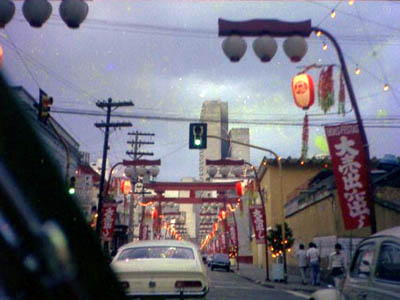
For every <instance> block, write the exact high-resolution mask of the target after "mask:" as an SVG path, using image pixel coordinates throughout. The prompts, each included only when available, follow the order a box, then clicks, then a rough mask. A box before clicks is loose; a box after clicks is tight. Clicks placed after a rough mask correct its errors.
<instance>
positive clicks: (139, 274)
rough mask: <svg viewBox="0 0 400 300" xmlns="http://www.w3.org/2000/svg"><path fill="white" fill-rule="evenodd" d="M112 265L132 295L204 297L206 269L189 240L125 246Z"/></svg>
mask: <svg viewBox="0 0 400 300" xmlns="http://www.w3.org/2000/svg"><path fill="white" fill-rule="evenodd" d="M111 267H112V268H113V270H114V271H115V273H116V274H117V277H118V279H119V281H120V283H121V285H122V286H123V287H124V288H125V290H126V295H127V296H129V297H131V298H134V299H135V298H140V297H155V296H157V297H160V298H162V299H163V298H164V297H165V298H166V297H168V298H178V299H182V298H184V299H188V298H197V299H198V298H203V299H205V295H206V294H207V293H208V278H207V270H206V268H205V266H204V264H203V263H202V261H201V255H200V253H199V251H198V249H197V246H195V245H194V244H192V243H190V242H187V241H175V240H153V241H139V242H133V243H129V244H127V245H125V246H122V247H121V248H120V249H119V250H118V253H117V254H116V256H115V257H114V259H113V261H112V262H111Z"/></svg>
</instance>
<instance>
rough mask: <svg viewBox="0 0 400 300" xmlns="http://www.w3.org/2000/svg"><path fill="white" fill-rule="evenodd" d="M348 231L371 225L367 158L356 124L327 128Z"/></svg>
mask: <svg viewBox="0 0 400 300" xmlns="http://www.w3.org/2000/svg"><path fill="white" fill-rule="evenodd" d="M325 134H326V137H327V139H328V145H329V152H330V154H331V160H332V168H333V173H334V175H335V182H336V188H337V191H338V195H339V201H340V207H341V209H342V216H343V221H344V226H345V229H346V230H351V229H355V228H362V227H366V226H369V225H370V224H371V220H370V211H371V210H370V208H371V205H372V199H371V195H370V194H369V193H368V169H367V157H366V154H365V151H364V148H363V143H362V140H361V136H360V132H359V129H358V126H357V124H356V123H351V124H342V125H336V126H325Z"/></svg>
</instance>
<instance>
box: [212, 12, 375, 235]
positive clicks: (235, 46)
mask: <svg viewBox="0 0 400 300" xmlns="http://www.w3.org/2000/svg"><path fill="white" fill-rule="evenodd" d="M218 29H219V30H218V31H219V36H227V37H228V38H227V39H225V40H224V42H223V44H222V48H223V51H224V53H225V54H226V55H227V56H228V58H229V59H230V60H231V61H232V62H238V61H239V60H240V58H241V57H242V56H243V55H244V53H245V52H246V48H247V46H246V42H245V41H244V40H243V39H242V38H241V37H242V36H252V37H258V38H257V39H256V40H255V41H254V43H253V48H254V51H255V52H256V54H257V56H258V57H259V58H260V59H261V61H262V62H268V61H270V60H271V59H272V57H273V56H274V54H275V52H276V48H277V47H276V42H273V41H272V40H271V39H272V37H287V39H286V40H285V42H284V44H283V48H284V50H285V52H286V54H287V55H288V56H289V57H290V60H291V61H292V62H298V61H300V60H301V59H302V57H303V56H304V55H305V54H306V52H307V44H306V43H305V40H304V38H305V37H309V36H310V35H311V33H312V32H319V33H322V34H324V35H325V36H326V37H327V38H328V39H329V40H330V41H331V42H332V44H333V45H334V47H335V49H336V52H337V54H338V57H339V61H340V66H341V71H342V73H343V77H344V80H345V83H346V87H347V91H348V93H349V97H350V101H351V104H352V106H353V109H354V113H355V117H356V120H357V126H358V129H359V132H360V137H361V140H362V142H363V146H364V149H365V154H366V167H367V170H368V174H369V176H368V187H367V189H368V190H367V194H368V195H372V194H373V187H372V180H371V172H370V169H369V168H370V155H369V149H368V140H367V136H366V134H365V131H364V127H363V122H362V119H361V115H360V112H359V109H358V105H357V101H356V98H355V94H354V90H353V87H352V85H351V80H350V76H349V73H348V71H347V67H346V62H345V60H344V57H343V53H342V50H341V48H340V46H339V44H338V43H337V41H336V39H335V38H334V37H333V36H332V35H331V34H330V33H329V32H327V31H326V30H323V29H321V28H318V27H312V26H311V20H306V21H302V22H286V21H280V20H270V19H255V20H248V21H239V22H236V21H228V20H224V19H219V20H218ZM370 218H371V233H375V232H376V217H375V208H374V204H373V203H371V205H370ZM283 229H284V224H283ZM283 232H284V230H283Z"/></svg>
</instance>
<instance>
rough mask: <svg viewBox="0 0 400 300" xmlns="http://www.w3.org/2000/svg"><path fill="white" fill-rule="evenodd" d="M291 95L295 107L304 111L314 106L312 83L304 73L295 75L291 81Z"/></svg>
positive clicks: (309, 77)
mask: <svg viewBox="0 0 400 300" xmlns="http://www.w3.org/2000/svg"><path fill="white" fill-rule="evenodd" d="M292 93H293V98H294V102H295V103H296V105H297V106H298V107H300V108H302V109H304V110H307V109H309V108H310V107H311V106H312V105H313V104H314V82H313V79H312V77H311V76H310V75H308V74H306V73H300V74H297V75H296V76H295V77H293V79H292Z"/></svg>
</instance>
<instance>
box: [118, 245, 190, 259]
mask: <svg viewBox="0 0 400 300" xmlns="http://www.w3.org/2000/svg"><path fill="white" fill-rule="evenodd" d="M149 258H161V259H164V258H173V259H194V253H193V250H192V249H190V248H186V247H167V246H166V247H135V248H128V249H125V250H123V251H122V252H121V254H120V255H119V256H118V258H117V260H131V259H149Z"/></svg>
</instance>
